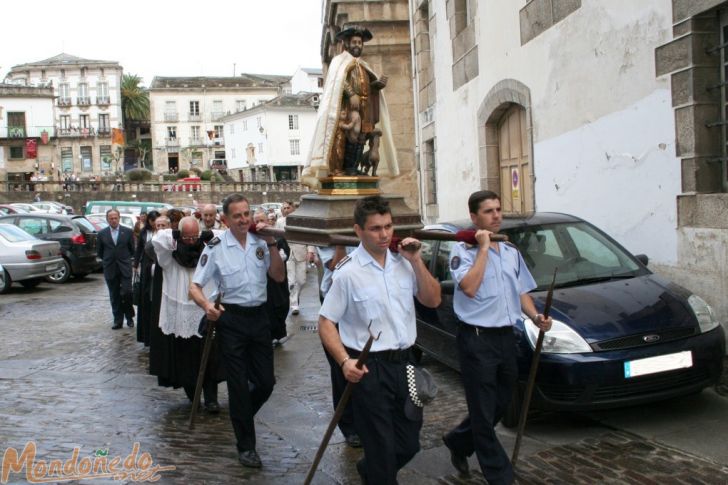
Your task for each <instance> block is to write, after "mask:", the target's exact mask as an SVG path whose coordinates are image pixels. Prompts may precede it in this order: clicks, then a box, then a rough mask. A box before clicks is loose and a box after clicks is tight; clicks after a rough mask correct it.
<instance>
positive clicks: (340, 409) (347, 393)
mask: <svg viewBox="0 0 728 485" xmlns="http://www.w3.org/2000/svg"><path fill="white" fill-rule="evenodd" d="M369 326H370V327H371V322H370V323H369ZM377 339H379V335H377V337H376V338H374V335H372V334H371V332H370V334H369V340H367V343H366V345H365V346H364V349H363V350H362V351H361V354H359V358H358V359H357V361H356V368H357V369H361V368H362V367H364V363H365V362H366V360H367V356H368V355H369V349H371V348H372V344H373V343H374V341H375V340H377ZM353 390H354V383H353V382H347V383H346V387H345V388H344V392H343V393H342V394H341V399H339V405H338V406H336V410H335V411H334V417H332V418H331V422H330V423H329V427H328V428H326V432H325V433H324V437H323V439H322V440H321V445H319V449H318V451H317V452H316V456H315V457H314V459H313V463H312V464H311V468H309V469H308V475H306V480H305V481H304V482H303V483H304V485H309V484H310V483H311V480H313V476H314V475H315V474H316V468H318V465H319V463H321V458H322V457H323V456H324V452H325V451H326V447H327V446H328V445H329V440H330V439H331V435H332V434H333V433H334V429H335V428H336V425H337V424H338V423H339V420H340V419H341V415H342V414H344V408H346V404H347V403H348V402H349V398H350V397H351V393H352V391H353Z"/></svg>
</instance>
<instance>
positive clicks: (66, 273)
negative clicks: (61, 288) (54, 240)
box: [46, 259, 71, 283]
mask: <svg viewBox="0 0 728 485" xmlns="http://www.w3.org/2000/svg"><path fill="white" fill-rule="evenodd" d="M70 277H71V265H70V264H68V261H66V260H65V259H63V264H62V265H61V269H59V270H58V271H56V272H55V273H53V274H49V275H48V276H46V281H48V282H49V283H65V282H66V281H68V278H70Z"/></svg>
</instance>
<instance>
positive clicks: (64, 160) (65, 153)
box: [61, 147, 73, 173]
mask: <svg viewBox="0 0 728 485" xmlns="http://www.w3.org/2000/svg"><path fill="white" fill-rule="evenodd" d="M61 170H63V173H72V172H73V148H71V147H66V148H61Z"/></svg>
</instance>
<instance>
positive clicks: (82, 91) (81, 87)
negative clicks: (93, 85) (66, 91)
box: [78, 83, 90, 105]
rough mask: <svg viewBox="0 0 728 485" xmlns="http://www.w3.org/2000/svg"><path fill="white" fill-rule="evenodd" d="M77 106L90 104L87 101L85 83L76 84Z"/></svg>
mask: <svg viewBox="0 0 728 485" xmlns="http://www.w3.org/2000/svg"><path fill="white" fill-rule="evenodd" d="M78 104H79V105H87V104H90V103H89V99H88V84H86V83H78Z"/></svg>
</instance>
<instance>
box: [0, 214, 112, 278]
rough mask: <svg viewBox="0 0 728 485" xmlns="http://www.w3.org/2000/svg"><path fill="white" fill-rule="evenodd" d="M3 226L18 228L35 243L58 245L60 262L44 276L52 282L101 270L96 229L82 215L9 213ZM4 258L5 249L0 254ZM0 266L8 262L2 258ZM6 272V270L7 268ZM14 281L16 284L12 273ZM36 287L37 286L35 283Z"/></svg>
mask: <svg viewBox="0 0 728 485" xmlns="http://www.w3.org/2000/svg"><path fill="white" fill-rule="evenodd" d="M0 224H3V225H5V226H7V225H10V224H12V226H10V227H17V228H19V229H21V230H22V232H24V233H25V234H27V235H28V236H29V238H31V239H32V240H38V239H39V240H44V241H53V242H54V244H58V247H59V252H60V256H61V257H60V260H59V261H57V262H58V264H57V265H54V266H53V267H52V268H51V265H50V263H49V264H48V265H47V267H48V268H51V269H52V271H51V270H50V269H49V273H47V274H45V275H43V276H44V277H45V278H46V279H47V280H48V281H50V282H52V283H64V282H66V281H68V279H69V278H70V277H71V276H74V277H75V278H83V277H84V276H86V275H87V274H89V273H91V272H93V271H96V270H97V269H99V268H100V263H99V261H98V260H97V257H96V228H95V227H94V225H93V224H91V222H90V221H88V220H87V219H86V218H85V217H83V216H66V215H60V214H9V215H4V216H0ZM16 233H17V231H16ZM0 254H1V255H2V256H3V257H4V256H5V250H2V251H0ZM0 263H3V264H4V265H5V262H4V261H3V260H2V259H0ZM6 269H7V268H6ZM10 278H11V281H16V280H15V278H13V275H12V272H11V273H10ZM36 284H37V283H36Z"/></svg>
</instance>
